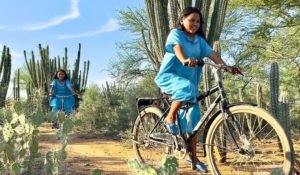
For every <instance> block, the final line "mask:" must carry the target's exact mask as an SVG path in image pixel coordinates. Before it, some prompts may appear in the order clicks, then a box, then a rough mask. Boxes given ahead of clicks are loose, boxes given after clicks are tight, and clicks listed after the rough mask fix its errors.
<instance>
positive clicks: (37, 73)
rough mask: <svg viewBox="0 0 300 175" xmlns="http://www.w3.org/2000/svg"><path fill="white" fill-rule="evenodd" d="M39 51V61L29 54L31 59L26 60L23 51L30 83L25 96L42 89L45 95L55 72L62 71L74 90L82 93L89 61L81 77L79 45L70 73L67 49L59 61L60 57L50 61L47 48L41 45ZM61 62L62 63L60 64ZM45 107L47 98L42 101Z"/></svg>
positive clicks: (32, 54) (85, 63)
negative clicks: (66, 75) (67, 76)
mask: <svg viewBox="0 0 300 175" xmlns="http://www.w3.org/2000/svg"><path fill="white" fill-rule="evenodd" d="M39 51H40V57H41V59H40V60H37V61H36V59H35V55H34V53H33V52H31V59H27V54H26V51H24V57H25V62H26V66H27V69H28V71H29V74H30V77H31V83H30V84H28V85H27V88H26V89H27V93H28V94H27V95H29V96H30V95H31V93H32V92H33V89H42V90H43V91H44V94H45V95H47V94H48V91H49V84H50V83H51V81H52V80H53V77H54V75H55V73H56V71H57V70H59V69H64V70H65V71H66V72H67V73H68V75H69V78H70V80H71V82H72V83H73V85H74V89H75V91H76V92H78V93H81V92H83V91H84V89H85V87H86V84H87V78H88V72H89V65H90V62H89V61H87V62H86V61H85V62H84V70H83V75H81V73H80V72H81V71H80V70H79V69H80V68H79V66H80V53H81V45H80V44H79V50H78V54H77V59H76V61H75V64H74V69H73V70H72V71H71V70H69V69H67V68H68V55H67V52H68V50H67V48H65V56H64V57H63V58H62V59H61V58H60V57H55V58H53V59H51V58H50V57H49V47H48V46H47V47H46V48H43V47H42V45H41V44H39ZM61 61H62V62H61ZM44 103H45V105H47V103H48V101H47V97H46V98H45V99H44Z"/></svg>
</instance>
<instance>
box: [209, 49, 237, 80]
mask: <svg viewBox="0 0 300 175" xmlns="http://www.w3.org/2000/svg"><path fill="white" fill-rule="evenodd" d="M209 58H210V59H211V60H212V61H213V62H214V63H216V64H223V65H225V66H227V65H226V63H225V62H224V61H223V60H222V58H221V56H220V54H218V53H217V52H215V51H213V52H212V54H210V55H209ZM226 71H227V72H230V73H231V74H241V75H243V73H242V70H241V68H240V67H239V66H238V65H237V66H227V69H226Z"/></svg>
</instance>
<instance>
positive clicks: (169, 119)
mask: <svg viewBox="0 0 300 175" xmlns="http://www.w3.org/2000/svg"><path fill="white" fill-rule="evenodd" d="M183 103H184V102H182V101H173V102H172V104H171V108H170V111H169V114H168V116H167V123H169V124H174V123H175V120H176V114H177V111H178V110H179V109H180V107H181V106H182V105H183Z"/></svg>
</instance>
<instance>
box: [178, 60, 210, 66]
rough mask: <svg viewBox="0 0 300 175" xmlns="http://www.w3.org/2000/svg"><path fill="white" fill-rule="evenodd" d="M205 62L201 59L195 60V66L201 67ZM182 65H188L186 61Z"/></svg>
mask: <svg viewBox="0 0 300 175" xmlns="http://www.w3.org/2000/svg"><path fill="white" fill-rule="evenodd" d="M204 64H205V62H204V61H203V60H197V66H199V67H203V66H204ZM183 66H188V63H184V64H183Z"/></svg>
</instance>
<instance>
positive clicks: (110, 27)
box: [57, 19, 120, 39]
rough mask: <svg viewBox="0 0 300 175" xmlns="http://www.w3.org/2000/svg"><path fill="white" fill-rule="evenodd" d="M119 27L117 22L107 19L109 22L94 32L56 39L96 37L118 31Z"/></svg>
mask: <svg viewBox="0 0 300 175" xmlns="http://www.w3.org/2000/svg"><path fill="white" fill-rule="evenodd" d="M119 27H120V26H119V24H118V21H117V20H115V19H109V21H108V22H107V23H106V24H104V25H102V26H100V27H99V29H98V30H96V31H92V32H86V33H79V34H72V35H69V34H66V35H59V36H58V37H57V38H58V39H73V38H81V37H89V36H94V35H98V34H101V33H105V32H112V31H115V30H118V29H119Z"/></svg>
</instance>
